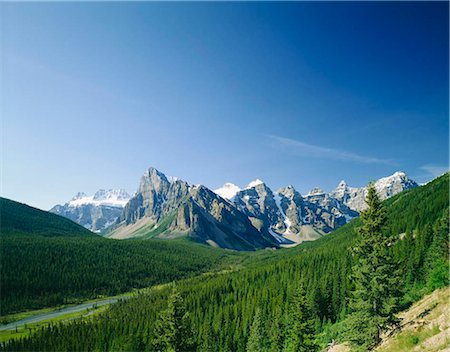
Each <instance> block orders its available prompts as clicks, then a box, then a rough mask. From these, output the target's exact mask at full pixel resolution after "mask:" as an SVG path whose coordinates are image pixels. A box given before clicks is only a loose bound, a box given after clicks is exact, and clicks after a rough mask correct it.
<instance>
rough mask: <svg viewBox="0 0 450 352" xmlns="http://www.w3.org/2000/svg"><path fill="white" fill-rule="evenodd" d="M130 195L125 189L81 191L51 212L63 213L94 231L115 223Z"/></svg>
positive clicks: (100, 230) (102, 229)
mask: <svg viewBox="0 0 450 352" xmlns="http://www.w3.org/2000/svg"><path fill="white" fill-rule="evenodd" d="M129 198H130V196H129V195H128V193H126V191H124V190H120V189H119V190H108V191H107V190H99V191H97V192H96V193H95V194H94V195H93V196H88V195H86V194H85V193H83V192H79V193H77V194H76V195H75V197H73V198H72V199H71V200H70V201H69V202H67V203H65V204H63V205H56V206H54V207H53V208H52V209H50V212H52V213H55V214H58V215H62V216H64V217H66V218H69V219H70V220H72V221H75V222H77V223H78V224H80V225H82V226H84V227H86V228H87V229H89V230H91V231H94V232H102V231H104V230H105V229H107V228H108V227H109V226H111V225H112V224H114V223H115V222H116V221H117V219H118V218H119V216H120V215H121V213H122V209H123V206H124V205H125V204H126V202H127V201H128V199H129Z"/></svg>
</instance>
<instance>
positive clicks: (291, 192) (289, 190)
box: [277, 185, 300, 199]
mask: <svg viewBox="0 0 450 352" xmlns="http://www.w3.org/2000/svg"><path fill="white" fill-rule="evenodd" d="M277 193H278V194H281V195H283V196H285V197H286V198H289V199H293V198H294V196H295V195H300V193H298V192H297V190H296V189H295V188H294V186H292V185H288V186H286V187H283V188H280V189H279V190H277Z"/></svg>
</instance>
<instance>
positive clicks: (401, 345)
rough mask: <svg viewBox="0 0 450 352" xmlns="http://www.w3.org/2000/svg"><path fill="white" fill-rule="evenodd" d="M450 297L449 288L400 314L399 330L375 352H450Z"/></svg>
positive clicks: (340, 350)
mask: <svg viewBox="0 0 450 352" xmlns="http://www.w3.org/2000/svg"><path fill="white" fill-rule="evenodd" d="M449 295H450V289H449V288H448V287H447V288H444V289H438V290H436V291H434V292H433V293H431V294H429V295H426V296H425V297H423V298H422V299H421V300H419V301H418V302H416V303H414V305H413V306H411V307H410V308H408V309H406V310H405V311H402V312H400V313H399V314H398V317H399V318H400V319H401V323H400V326H401V328H400V330H398V331H392V332H390V333H389V334H386V335H384V336H383V337H382V341H381V343H380V344H379V346H377V348H376V349H375V351H378V352H410V351H417V352H419V351H428V352H444V351H448V350H449V348H448V346H450V315H449V314H448V297H449ZM350 351H351V350H350V348H349V347H348V346H347V345H345V344H335V345H332V346H330V348H328V349H327V352H350Z"/></svg>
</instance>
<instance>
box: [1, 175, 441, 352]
mask: <svg viewBox="0 0 450 352" xmlns="http://www.w3.org/2000/svg"><path fill="white" fill-rule="evenodd" d="M448 189H449V178H448V174H446V175H444V176H442V177H440V178H438V179H436V180H434V181H433V182H430V183H429V184H427V185H425V186H421V187H418V188H416V189H413V190H410V191H407V192H404V193H402V194H400V195H397V196H394V197H393V198H391V199H389V200H387V201H385V202H384V204H385V207H386V213H387V217H388V225H387V227H386V231H389V232H391V231H393V233H396V234H398V235H400V234H401V233H402V232H404V231H408V229H411V228H412V229H414V230H415V231H416V232H415V234H416V235H415V236H414V237H410V238H409V239H408V240H407V241H406V240H402V239H401V238H402V236H398V237H399V241H397V243H396V244H395V245H394V246H393V248H392V249H393V254H394V256H395V259H396V260H398V262H399V265H400V267H399V269H400V270H401V273H402V277H404V278H407V277H409V276H411V274H412V273H415V272H416V271H417V270H421V271H422V270H423V277H422V278H418V279H417V281H416V286H411V285H404V287H405V299H408V297H412V296H411V295H412V294H413V293H414V292H415V290H417V289H418V288H419V289H420V286H422V287H424V285H425V283H426V282H427V280H428V276H427V275H429V270H430V269H429V268H427V266H426V265H425V264H424V263H423V262H419V263H418V264H416V263H415V262H413V261H412V260H414V257H415V255H413V254H412V253H418V252H419V251H422V250H423V251H424V252H423V253H424V255H427V253H430V252H433V253H434V252H435V250H434V249H435V248H434V247H423V243H424V242H423V241H422V239H421V238H422V236H423V233H424V231H423V230H424V229H425V228H426V227H429V226H431V227H432V231H431V234H432V238H431V239H432V243H433V242H435V241H439V240H441V239H442V240H443V242H442V243H439V245H444V246H443V247H444V249H446V248H448V237H447V234H448V209H449V200H448ZM402 214H404V215H405V216H402ZM441 219H443V220H445V221H443V222H441ZM359 224H360V219H355V220H353V221H351V222H350V223H349V224H347V225H345V226H343V227H342V228H340V229H338V230H336V231H334V232H333V233H331V234H330V235H327V236H324V237H321V238H320V239H318V240H317V241H314V242H306V243H302V244H300V245H299V246H297V247H295V248H292V249H282V250H279V251H260V252H257V253H254V254H252V255H251V256H249V254H245V256H246V257H247V256H249V257H248V258H249V261H248V262H247V264H246V265H247V267H246V268H244V269H242V270H239V271H237V272H225V273H217V274H215V275H208V276H200V277H196V278H193V279H189V280H184V281H179V282H177V287H178V290H179V291H180V292H181V295H182V296H183V299H184V301H185V303H186V308H187V311H188V312H189V319H190V322H191V324H192V326H194V327H195V331H194V334H193V336H194V338H195V339H196V342H197V343H198V344H199V345H201V346H210V348H208V349H205V350H211V349H212V350H224V351H245V346H246V344H247V341H248V337H249V335H248V333H245V332H248V331H250V327H251V326H252V324H253V317H254V315H255V312H256V311H257V310H259V311H260V314H261V317H262V321H264V322H265V323H264V324H263V326H262V329H263V331H262V332H261V336H264V338H265V339H266V340H265V342H267V343H270V344H271V346H283V339H284V338H285V333H286V326H285V322H286V318H287V317H289V314H290V311H291V309H292V306H291V304H290V302H291V297H292V295H293V293H294V292H295V290H296V288H297V286H298V285H299V283H300V282H303V284H304V285H305V286H306V288H307V296H306V299H307V301H308V303H309V304H310V305H311V307H312V312H313V314H314V320H315V321H316V326H317V335H316V336H317V339H318V343H320V344H321V345H322V346H326V345H327V344H328V343H329V342H331V340H332V339H334V338H335V333H334V330H335V329H336V324H335V323H336V322H338V321H340V320H341V319H342V317H343V316H345V312H346V304H347V298H348V294H349V281H348V278H349V274H350V267H351V260H352V259H351V254H350V252H349V247H351V245H352V242H353V241H354V239H355V229H356V227H358V226H359ZM441 225H446V226H447V227H446V228H445V226H444V227H441ZM399 231H400V232H399ZM442 231H443V232H442ZM425 232H427V231H425ZM442 234H444V236H442ZM405 238H407V237H405ZM116 242H118V243H124V242H123V241H122V242H119V241H116ZM134 242H135V241H127V242H125V243H134ZM136 242H140V241H136ZM152 242H153V241H142V242H140V243H152ZM167 243H168V242H167ZM444 254H445V253H444ZM130 255H131V254H130ZM445 259H447V256H445ZM442 283H443V282H441V284H442ZM444 284H445V283H444ZM170 290H171V287H168V286H166V287H158V288H156V289H155V290H153V291H151V294H144V295H141V296H138V297H136V298H134V299H131V300H129V301H126V302H122V303H120V304H117V305H113V306H112V307H111V309H110V310H109V311H108V312H107V313H105V314H103V315H100V316H99V317H98V319H97V318H96V319H95V320H91V321H87V322H77V321H74V322H72V323H70V324H67V325H64V326H60V327H58V333H55V332H54V331H53V330H52V327H48V328H44V329H43V330H42V331H40V332H38V333H37V334H36V335H34V336H32V337H31V338H29V339H24V340H21V341H15V342H13V343H11V344H8V345H6V346H5V347H4V350H8V351H21V350H36V349H38V348H41V349H42V348H44V347H47V346H48V349H52V348H51V346H52V347H53V349H58V350H73V349H74V347H75V346H77V348H78V349H80V350H94V349H95V348H98V349H102V350H105V351H106V350H145V349H150V350H151V346H152V340H153V339H154V338H155V330H154V328H155V322H156V321H157V318H158V316H159V315H160V313H161V311H162V310H164V309H165V308H166V304H167V296H168V294H170ZM416 297H417V296H416ZM418 298H420V297H418ZM416 299H417V298H416ZM410 302H411V300H409V301H407V302H405V304H408V303H410ZM80 336H82V337H83V338H80ZM272 344H275V345H272ZM272 350H274V351H276V350H279V349H277V348H273V349H272Z"/></svg>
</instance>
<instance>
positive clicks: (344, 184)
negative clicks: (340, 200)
mask: <svg viewBox="0 0 450 352" xmlns="http://www.w3.org/2000/svg"><path fill="white" fill-rule="evenodd" d="M337 188H338V189H345V188H347V182H345V181H344V180H342V181H341V182H339V184H338V186H337Z"/></svg>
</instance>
